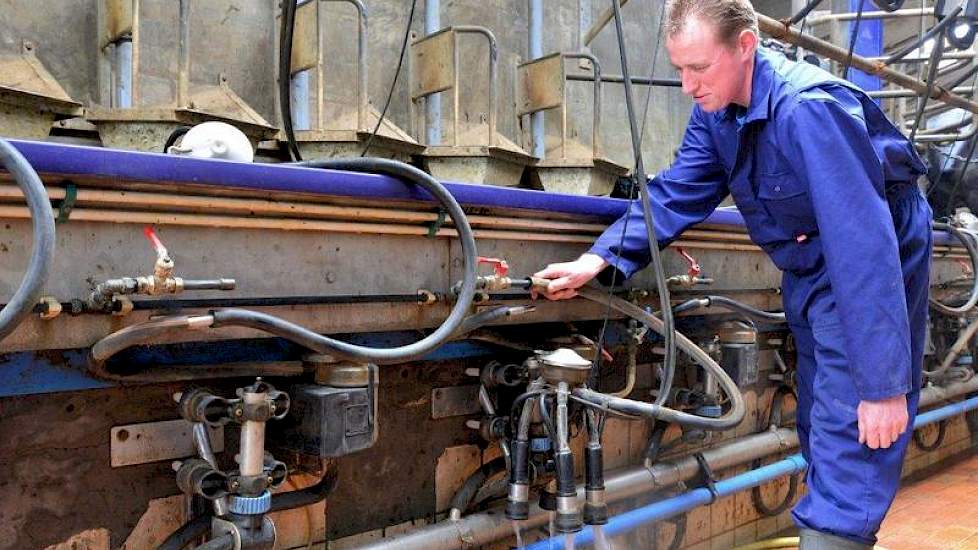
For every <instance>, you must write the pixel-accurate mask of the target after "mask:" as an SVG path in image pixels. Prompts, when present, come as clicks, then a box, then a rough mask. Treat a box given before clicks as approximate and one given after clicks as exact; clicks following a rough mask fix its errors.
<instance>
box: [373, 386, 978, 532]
mask: <svg viewBox="0 0 978 550" xmlns="http://www.w3.org/2000/svg"><path fill="white" fill-rule="evenodd" d="M975 391H978V376H976V377H973V378H972V379H971V380H968V381H967V382H962V383H956V384H950V385H948V386H945V387H937V386H930V387H927V388H925V389H924V390H922V391H921V394H920V407H921V408H924V407H927V406H931V405H935V404H937V403H940V402H942V401H944V400H946V399H951V398H954V397H958V396H961V395H965V394H968V393H972V392H975ZM965 403H967V402H965ZM962 406H963V404H961V403H957V404H954V405H951V406H950V407H952V408H954V411H955V412H951V413H945V414H949V415H950V416H953V415H954V414H960V413H961V412H963V411H962V410H961V407H962ZM944 409H948V407H945V408H944ZM944 409H939V410H941V411H943V410H944ZM936 412H937V411H931V412H927V413H923V414H920V415H918V417H917V418H918V420H916V421H915V424H914V426H915V427H919V424H917V423H916V422H919V421H920V419H922V418H923V419H928V421H929V422H935V421H938V420H940V419H941V418H933V419H931V418H930V417H928V416H927V415H930V414H932V413H936ZM942 418H945V417H942ZM797 446H798V434H797V433H796V432H795V430H794V429H792V428H778V429H775V430H770V431H767V432H764V433H760V434H754V435H749V436H745V437H742V438H739V439H737V440H736V441H733V442H731V443H728V444H726V445H722V446H719V447H715V448H713V449H707V450H705V451H703V458H705V459H706V462H707V464H709V465H710V468H711V469H712V470H714V471H721V470H724V469H727V468H731V467H734V466H742V465H745V464H749V463H750V462H751V461H753V460H755V459H760V458H765V457H767V456H770V455H772V454H775V453H781V452H785V451H788V450H791V449H793V448H796V447H797ZM699 471H700V466H699V464H698V463H697V461H696V459H695V458H693V457H691V456H689V457H685V458H682V459H678V460H676V461H673V462H659V463H657V464H655V465H654V466H652V467H651V468H646V467H632V468H628V469H625V470H619V471H618V472H615V473H614V474H613V475H611V476H610V477H608V478H606V479H605V496H606V501H607V502H608V503H609V504H610V503H614V502H618V501H622V500H626V499H629V498H634V497H638V496H647V495H648V493H650V492H653V491H657V490H661V489H665V488H667V487H670V486H672V485H675V484H676V483H678V482H680V481H688V480H690V479H692V478H694V477H695V476H696V475H698V473H699ZM718 487H719V484H718ZM578 498H581V499H583V498H584V488H580V490H578ZM528 515H529V517H528V519H527V520H525V521H522V522H520V527H521V529H523V530H527V529H532V528H535V527H540V526H545V525H547V522H548V519H549V517H548V512H547V511H546V510H542V509H541V508H540V507H539V506H537V505H535V504H531V505H530V511H529V514H528ZM512 534H513V525H512V523H511V522H510V521H509V520H508V519H506V517H505V516H504V515H503V514H501V513H499V510H498V509H496V508H493V509H490V510H488V511H485V512H480V513H476V514H470V515H468V516H465V517H463V518H462V519H461V520H458V521H442V522H439V523H436V524H433V525H431V526H428V527H425V528H423V529H418V530H417V531H414V532H411V533H407V534H405V535H402V536H398V537H392V538H388V539H384V540H381V541H377V542H376V543H373V544H369V545H366V546H363V547H361V550H461V549H463V548H471V547H473V546H479V545H485V544H490V543H492V542H495V541H497V540H500V539H504V538H506V537H509V536H512Z"/></svg>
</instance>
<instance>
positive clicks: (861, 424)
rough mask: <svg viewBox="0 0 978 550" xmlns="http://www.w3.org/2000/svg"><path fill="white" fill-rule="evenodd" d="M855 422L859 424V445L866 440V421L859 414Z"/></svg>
mask: <svg viewBox="0 0 978 550" xmlns="http://www.w3.org/2000/svg"><path fill="white" fill-rule="evenodd" d="M857 424H858V426H859V444H860V445H861V444H863V443H865V442H866V421H865V420H863V419H862V417H861V416H860V418H859V420H858V422H857Z"/></svg>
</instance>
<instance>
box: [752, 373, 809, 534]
mask: <svg viewBox="0 0 978 550" xmlns="http://www.w3.org/2000/svg"><path fill="white" fill-rule="evenodd" d="M788 396H791V397H792V398H794V399H795V403H796V405H795V406H796V407H797V402H798V401H797V399H798V398H797V397H795V393H794V390H792V389H791V387H789V386H779V387H778V389H776V390H775V391H774V395H773V396H771V408H770V410H769V411H768V416H767V420H766V421H764V420H760V419H759V420H758V426H757V431H758V432H759V433H763V432H765V431H767V430H771V429H778V428H781V427H782V426H783V423H784V418H783V412H784V398H785V397H788ZM762 464H763V460H762V459H760V458H758V459H756V460H754V461H752V462H751V469H752V470H756V469H758V468H760V467H761V466H762ZM800 477H801V476H800V475H799V474H797V473H795V474H792V475H790V476H788V491H787V492H786V493H785V495H784V498H783V499H782V500H781V502H779V503H778V504H777V505H775V506H768V504H767V503H766V502H764V496H763V494H762V493H761V486H759V485H758V486H756V487H753V488H751V491H750V499H751V502H752V503H753V504H754V508H755V509H756V510H757V511H758V513H760V514H761V515H763V516H768V517H770V516H777V515H779V514H781V513H782V512H784V511H785V510H787V509H788V508H789V507H790V506H791V504H792V502H794V500H795V495H797V494H798V482H799V478H800Z"/></svg>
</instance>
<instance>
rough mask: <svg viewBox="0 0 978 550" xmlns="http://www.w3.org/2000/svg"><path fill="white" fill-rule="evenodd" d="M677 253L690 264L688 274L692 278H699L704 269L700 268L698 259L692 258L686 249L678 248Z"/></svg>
mask: <svg viewBox="0 0 978 550" xmlns="http://www.w3.org/2000/svg"><path fill="white" fill-rule="evenodd" d="M676 252H677V253H678V254H679V255H680V256H682V257H683V258H685V259H686V261H687V262H689V271H687V274H688V275H689V276H690V277H698V276H699V274H700V273H702V272H703V269H702V268H701V267H700V263H699V262H697V261H696V258H694V257H692V256H690V255H689V253H688V252H686V250H685V249H684V248H682V247H677V248H676Z"/></svg>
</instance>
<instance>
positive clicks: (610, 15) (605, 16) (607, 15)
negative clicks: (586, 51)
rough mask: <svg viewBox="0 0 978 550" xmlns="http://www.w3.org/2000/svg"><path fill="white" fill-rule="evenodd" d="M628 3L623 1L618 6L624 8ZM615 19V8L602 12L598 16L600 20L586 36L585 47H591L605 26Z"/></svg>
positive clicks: (625, 0) (626, 0)
mask: <svg viewBox="0 0 978 550" xmlns="http://www.w3.org/2000/svg"><path fill="white" fill-rule="evenodd" d="M627 3H628V0H621V3H620V4H618V7H622V6H624V5H625V4H627ZM614 17H615V8H613V7H611V8H608V9H606V10H604V11H603V12H601V15H599V16H598V20H597V21H595V22H594V25H593V26H592V27H591V29H590V30H589V31H587V34H586V35H584V45H585V46H590V45H591V42H592V41H593V40H594V37H596V36H598V33H599V32H601V29H603V28H604V27H605V25H607V24H608V23H611V20H612V19H614Z"/></svg>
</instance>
